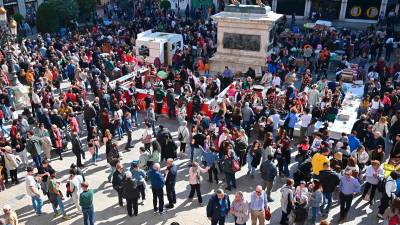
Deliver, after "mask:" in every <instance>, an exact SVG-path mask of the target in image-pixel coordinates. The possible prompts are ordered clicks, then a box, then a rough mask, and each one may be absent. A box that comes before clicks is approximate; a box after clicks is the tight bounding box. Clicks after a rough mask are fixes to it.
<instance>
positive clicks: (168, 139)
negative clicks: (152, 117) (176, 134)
mask: <svg viewBox="0 0 400 225" xmlns="http://www.w3.org/2000/svg"><path fill="white" fill-rule="evenodd" d="M157 141H158V143H160V146H161V160H167V159H168V158H176V156H175V155H174V150H176V149H173V148H174V146H173V144H174V143H175V142H174V141H173V140H172V135H171V133H170V132H169V131H168V130H167V129H165V128H164V126H163V125H160V130H159V131H158V134H157Z"/></svg>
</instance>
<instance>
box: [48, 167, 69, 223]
mask: <svg viewBox="0 0 400 225" xmlns="http://www.w3.org/2000/svg"><path fill="white" fill-rule="evenodd" d="M48 182H49V186H48V188H49V200H50V202H51V204H52V206H53V210H54V218H55V217H58V216H60V215H63V219H64V220H69V219H71V218H70V217H69V216H67V213H66V212H65V210H64V203H63V202H62V199H63V196H62V193H61V190H60V182H58V181H57V180H56V172H55V171H52V173H50V177H49V180H48ZM58 207H59V208H60V210H57V208H58Z"/></svg>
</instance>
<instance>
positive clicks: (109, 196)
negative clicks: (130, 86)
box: [0, 118, 380, 225]
mask: <svg viewBox="0 0 400 225" xmlns="http://www.w3.org/2000/svg"><path fill="white" fill-rule="evenodd" d="M142 121H143V120H142ZM159 123H162V124H163V125H165V127H167V128H169V129H170V130H171V131H173V132H172V134H173V136H174V138H175V139H177V134H176V130H177V122H176V121H172V120H169V119H166V118H161V119H160V120H159ZM141 132H142V131H141V129H136V130H135V131H134V133H133V140H134V143H135V146H134V148H133V149H132V150H131V151H129V152H125V151H122V153H123V160H122V163H123V164H124V167H125V168H128V167H129V165H130V162H131V161H132V160H133V159H137V158H138V155H139V154H138V148H139V147H140V146H141V143H140V141H139V138H140V137H141ZM125 141H126V138H124V139H123V140H122V141H119V142H118V144H119V146H120V148H123V147H124V145H125ZM104 154H105V148H104V146H103V147H102V148H101V149H100V158H101V161H100V162H98V163H97V166H95V165H91V164H90V163H88V162H85V169H84V174H85V176H86V179H87V181H88V182H89V184H90V187H91V188H93V189H94V190H95V196H94V208H95V221H96V224H97V225H108V224H135V225H136V224H143V225H156V224H157V225H169V224H170V223H171V222H174V221H176V222H179V223H180V224H181V225H195V224H199V225H200V224H201V225H206V224H210V222H209V221H208V219H207V217H206V205H207V202H208V200H209V198H210V196H211V195H212V194H213V192H214V190H215V189H216V188H218V187H221V188H224V183H221V182H220V183H219V184H218V185H217V184H215V183H214V184H209V183H208V182H207V179H203V183H202V185H201V191H202V195H203V202H204V203H203V206H200V205H199V204H198V202H197V198H196V197H195V198H194V199H193V201H192V202H189V201H188V200H187V197H188V195H189V184H188V166H187V162H188V159H187V157H185V156H180V158H179V159H178V160H177V161H176V164H177V165H178V167H179V171H178V181H177V184H176V193H177V204H176V207H175V208H174V209H171V210H168V211H167V213H166V214H164V215H162V216H160V215H158V214H157V215H155V214H154V213H153V209H152V195H151V190H150V189H149V186H148V187H147V190H146V195H147V198H146V201H145V202H144V206H140V205H139V215H138V216H137V217H128V216H127V213H126V208H125V207H120V206H118V199H117V195H116V192H115V191H114V190H113V189H112V185H111V184H110V183H108V182H107V175H108V172H109V167H108V166H107V164H106V161H105V156H104ZM86 156H87V158H89V153H88V152H86ZM55 158H56V157H55ZM75 160H76V158H75V156H73V154H72V153H71V151H70V150H69V151H68V152H67V153H65V158H64V160H63V161H60V160H53V161H52V162H51V165H52V166H53V167H54V169H56V171H58V179H59V180H60V181H61V182H62V185H61V186H62V188H63V193H65V182H66V180H67V176H68V170H67V168H68V167H69V165H70V164H71V163H72V162H75ZM86 160H88V159H86ZM290 168H291V170H292V171H293V170H294V169H295V168H296V166H295V165H294V164H292V165H291V167H290ZM21 170H22V169H21ZM246 172H247V168H243V169H242V171H240V172H239V173H238V174H236V177H237V184H238V185H237V190H240V191H243V192H244V193H245V197H246V199H249V193H250V192H251V191H253V189H254V187H255V185H257V184H259V183H260V179H261V178H260V177H259V175H258V174H257V176H255V177H254V178H250V177H248V176H246ZM257 172H258V171H257ZM25 174H26V173H25V172H24V171H20V173H19V177H20V181H21V183H20V184H19V185H16V186H11V187H9V188H8V189H7V190H6V191H3V192H0V207H2V205H4V204H10V205H11V206H12V208H13V209H14V210H15V211H16V212H17V214H18V217H19V219H20V224H27V225H43V224H60V225H66V224H72V225H78V224H83V219H82V216H81V215H78V214H77V213H76V209H75V208H74V206H73V205H72V202H71V200H70V199H66V200H65V201H64V204H65V207H66V211H67V213H68V215H70V216H71V217H72V219H71V220H67V221H64V220H63V219H62V218H60V217H59V218H55V219H54V218H53V210H52V208H51V205H50V204H49V203H48V202H47V204H45V205H44V207H43V210H44V212H45V214H44V215H42V216H35V215H34V212H33V208H32V206H31V200H30V198H29V197H27V196H26V191H25V182H24V176H25ZM206 176H207V174H205V176H203V178H205V177H206ZM282 182H284V179H281V178H277V181H276V182H275V185H274V191H273V194H272V198H273V199H275V201H274V202H272V203H271V204H270V207H271V210H272V212H273V213H272V220H271V221H270V222H268V223H267V224H279V220H280V216H281V212H280V200H279V199H280V192H279V190H280V187H281V186H282ZM228 194H229V196H230V198H231V200H232V199H233V197H234V196H233V194H234V192H228ZM377 195H378V197H380V194H377ZM164 199H165V200H164V201H165V203H167V198H166V196H165V198H164ZM378 203H379V202H378ZM378 203H375V205H374V207H373V208H369V206H368V204H367V202H365V201H362V200H361V199H360V197H359V196H358V197H357V198H356V199H355V200H354V201H353V206H352V208H351V211H350V215H349V218H351V219H352V221H351V222H347V223H344V224H370V225H375V224H378V221H377V219H376V213H377V207H378ZM333 207H334V208H333V209H332V210H331V212H330V215H329V217H328V218H327V220H329V221H331V222H332V223H331V224H337V219H338V212H339V206H338V202H337V195H336V196H335V201H334V205H333ZM0 217H2V215H0ZM226 224H234V223H233V218H232V216H229V218H228V220H227V223H226ZM247 224H251V222H250V221H249V222H247Z"/></svg>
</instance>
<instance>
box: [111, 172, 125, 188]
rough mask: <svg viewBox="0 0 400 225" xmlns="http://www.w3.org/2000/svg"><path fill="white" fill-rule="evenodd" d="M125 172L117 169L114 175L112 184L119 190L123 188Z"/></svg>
mask: <svg viewBox="0 0 400 225" xmlns="http://www.w3.org/2000/svg"><path fill="white" fill-rule="evenodd" d="M124 178H125V176H124V174H122V173H121V172H119V171H118V170H115V172H114V174H113V177H112V186H113V188H114V189H115V190H117V191H118V190H119V189H121V188H122V181H124Z"/></svg>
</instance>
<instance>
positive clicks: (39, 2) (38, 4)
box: [37, 0, 43, 8]
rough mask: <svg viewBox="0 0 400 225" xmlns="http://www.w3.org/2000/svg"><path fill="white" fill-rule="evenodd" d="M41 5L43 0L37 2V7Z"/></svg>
mask: <svg viewBox="0 0 400 225" xmlns="http://www.w3.org/2000/svg"><path fill="white" fill-rule="evenodd" d="M42 3H43V0H37V7H38V8H39V6H40V5H41V4H42Z"/></svg>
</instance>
